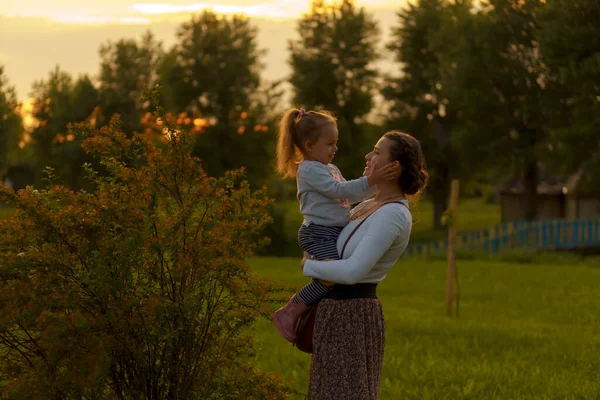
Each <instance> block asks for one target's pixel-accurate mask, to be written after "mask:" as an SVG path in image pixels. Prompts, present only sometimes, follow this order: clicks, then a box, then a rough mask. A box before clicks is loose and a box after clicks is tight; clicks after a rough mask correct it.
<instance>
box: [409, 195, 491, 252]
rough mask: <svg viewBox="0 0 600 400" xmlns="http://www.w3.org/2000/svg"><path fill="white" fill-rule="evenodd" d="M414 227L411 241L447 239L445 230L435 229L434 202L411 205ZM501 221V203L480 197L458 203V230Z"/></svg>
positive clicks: (482, 226) (484, 226)
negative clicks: (487, 201)
mask: <svg viewBox="0 0 600 400" xmlns="http://www.w3.org/2000/svg"><path fill="white" fill-rule="evenodd" d="M411 213H412V216H413V223H414V224H413V227H412V232H411V238H410V241H411V243H422V242H429V241H434V240H439V239H445V238H447V237H448V234H447V233H446V232H445V231H434V230H433V204H432V203H431V202H430V201H425V200H423V201H420V202H418V203H417V204H415V205H413V206H411ZM499 223H501V215H500V205H499V204H490V203H486V202H485V201H484V200H482V199H479V198H471V199H462V200H460V201H459V205H458V232H459V233H460V232H470V231H477V230H480V229H484V228H487V227H489V226H493V225H496V224H499Z"/></svg>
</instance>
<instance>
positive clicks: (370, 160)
mask: <svg viewBox="0 0 600 400" xmlns="http://www.w3.org/2000/svg"><path fill="white" fill-rule="evenodd" d="M390 146H391V141H390V140H389V139H387V138H385V137H382V138H381V139H379V141H378V142H377V144H375V147H374V148H373V151H371V152H370V153H369V154H367V155H366V156H365V160H367V166H366V167H365V171H364V172H363V176H366V175H369V174H370V173H371V170H372V168H373V166H374V165H375V164H377V168H381V167H383V166H384V165H387V164H388V163H389V162H390V151H389V148H390Z"/></svg>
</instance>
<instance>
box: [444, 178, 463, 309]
mask: <svg viewBox="0 0 600 400" xmlns="http://www.w3.org/2000/svg"><path fill="white" fill-rule="evenodd" d="M458 192H459V182H458V180H457V179H453V180H452V182H451V185H450V225H449V226H448V274H447V276H446V313H447V314H448V316H452V298H453V297H454V293H456V315H458V305H459V299H460V291H459V286H458V274H457V272H456V227H457V225H458ZM455 285H456V287H454V286H455Z"/></svg>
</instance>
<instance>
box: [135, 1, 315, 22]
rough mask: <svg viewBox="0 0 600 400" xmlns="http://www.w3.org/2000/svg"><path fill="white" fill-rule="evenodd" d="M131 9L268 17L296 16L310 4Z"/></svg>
mask: <svg viewBox="0 0 600 400" xmlns="http://www.w3.org/2000/svg"><path fill="white" fill-rule="evenodd" d="M130 9H131V10H134V11H137V12H139V13H141V14H150V15H165V14H180V13H191V12H199V11H203V10H212V11H213V12H215V13H218V14H244V15H247V16H250V17H267V18H275V19H277V18H294V17H297V16H299V15H300V14H301V13H302V12H306V11H308V5H306V4H303V2H301V1H293V2H290V1H285V0H275V1H272V2H271V3H259V4H252V5H227V4H207V3H196V4H187V5H172V4H133V5H131V6H130Z"/></svg>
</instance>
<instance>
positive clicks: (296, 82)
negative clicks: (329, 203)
mask: <svg viewBox="0 0 600 400" xmlns="http://www.w3.org/2000/svg"><path fill="white" fill-rule="evenodd" d="M297 32H298V35H299V39H296V40H291V41H290V42H289V49H290V57H289V64H290V66H291V68H292V73H291V75H290V78H289V81H290V83H291V84H292V86H293V87H294V103H295V104H297V105H298V106H299V107H300V106H304V107H305V108H307V109H326V110H329V111H333V112H334V113H335V114H336V115H337V116H338V117H339V119H340V133H341V134H342V136H340V144H339V147H340V150H339V155H340V161H336V164H338V165H339V166H340V168H341V169H342V171H344V173H347V172H351V173H352V174H357V173H359V172H360V171H362V169H363V167H364V166H363V165H362V163H361V164H360V165H358V164H357V161H359V160H361V161H362V155H361V156H360V158H358V157H357V156H356V154H357V153H360V151H361V150H364V146H365V142H368V145H369V146H372V145H373V143H374V142H375V141H376V138H371V137H369V138H366V137H365V136H366V135H365V132H364V129H362V127H360V126H359V124H358V122H359V121H360V120H361V118H362V117H364V116H365V115H367V114H368V113H369V112H370V111H371V109H372V108H373V93H374V92H375V87H376V85H377V81H376V78H377V70H376V69H375V66H374V62H375V61H377V59H378V58H379V52H378V41H379V28H378V26H377V23H376V21H375V20H374V18H373V16H372V15H371V14H369V13H368V12H366V11H365V9H364V7H360V8H357V7H356V5H355V2H354V1H353V0H342V1H340V2H335V3H333V4H331V5H328V4H326V3H325V2H324V1H323V0H317V1H313V2H312V3H311V10H310V12H309V13H307V14H304V15H303V16H302V18H301V19H300V21H299V22H298V27H297ZM346 133H347V134H346Z"/></svg>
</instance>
